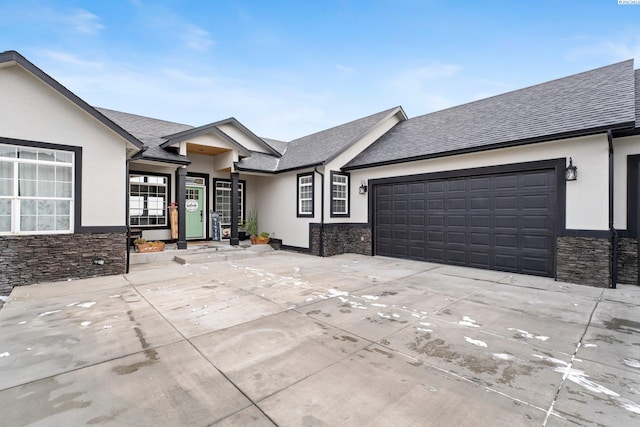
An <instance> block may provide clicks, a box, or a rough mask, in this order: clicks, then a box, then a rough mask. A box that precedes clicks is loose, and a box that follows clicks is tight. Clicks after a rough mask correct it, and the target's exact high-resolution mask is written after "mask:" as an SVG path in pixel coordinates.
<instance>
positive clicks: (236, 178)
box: [229, 172, 240, 246]
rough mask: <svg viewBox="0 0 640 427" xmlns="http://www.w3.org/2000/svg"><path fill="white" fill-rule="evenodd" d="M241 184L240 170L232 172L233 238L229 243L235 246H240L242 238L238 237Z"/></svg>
mask: <svg viewBox="0 0 640 427" xmlns="http://www.w3.org/2000/svg"><path fill="white" fill-rule="evenodd" d="M239 186H240V174H238V172H232V173H231V239H229V240H230V241H229V243H231V244H232V245H233V246H238V245H239V244H240V239H238V217H239V216H240V211H239V210H238V207H239V205H240V199H239V196H238V187H239Z"/></svg>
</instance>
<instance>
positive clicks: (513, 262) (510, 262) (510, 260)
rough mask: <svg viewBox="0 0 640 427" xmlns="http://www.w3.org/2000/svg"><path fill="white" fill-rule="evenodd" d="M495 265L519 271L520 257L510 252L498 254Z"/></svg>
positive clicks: (507, 269)
mask: <svg viewBox="0 0 640 427" xmlns="http://www.w3.org/2000/svg"><path fill="white" fill-rule="evenodd" d="M495 267H496V269H498V270H504V271H517V270H518V257H517V256H515V255H510V254H496V257H495Z"/></svg>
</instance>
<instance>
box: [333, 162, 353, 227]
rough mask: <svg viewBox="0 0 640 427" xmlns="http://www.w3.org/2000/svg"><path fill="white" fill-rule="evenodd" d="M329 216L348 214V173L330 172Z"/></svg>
mask: <svg viewBox="0 0 640 427" xmlns="http://www.w3.org/2000/svg"><path fill="white" fill-rule="evenodd" d="M331 216H336V217H340V216H349V174H347V173H340V172H331Z"/></svg>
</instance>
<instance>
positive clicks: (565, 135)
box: [342, 122, 635, 171]
mask: <svg viewBox="0 0 640 427" xmlns="http://www.w3.org/2000/svg"><path fill="white" fill-rule="evenodd" d="M634 127H635V122H626V123H620V124H617V125H612V126H599V127H596V128H590V129H583V130H579V131H571V132H562V133H556V134H552V135H545V136H538V137H533V138H526V139H519V140H515V141H507V142H499V143H496V144H490V145H481V146H478V147H469V148H462V149H459V150H451V151H442V152H439V153H432V154H424V155H421V156H413V157H405V158H402V159H393V160H385V161H381V162H373V163H367V164H363V165H355V166H349V164H347V165H346V166H345V167H343V168H342V170H344V171H351V170H357V169H367V168H373V167H379V166H390V165H396V164H399V163H409V162H417V161H421V160H430V159H438V158H442V157H450V156H458V155H461V154H471V153H479V152H482V151H490V150H497V149H500V148H511V147H519V146H523V145H529V144H538V143H542V142H550V141H555V140H562V139H568V138H577V137H581V136H589V135H596V134H599V133H603V134H606V132H607V131H608V130H611V131H616V130H617V131H619V130H622V129H629V128H631V129H633V128H634Z"/></svg>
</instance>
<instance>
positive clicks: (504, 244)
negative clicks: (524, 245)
mask: <svg viewBox="0 0 640 427" xmlns="http://www.w3.org/2000/svg"><path fill="white" fill-rule="evenodd" d="M495 242H496V248H500V249H512V250H516V249H518V236H517V235H515V234H496V235H495Z"/></svg>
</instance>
